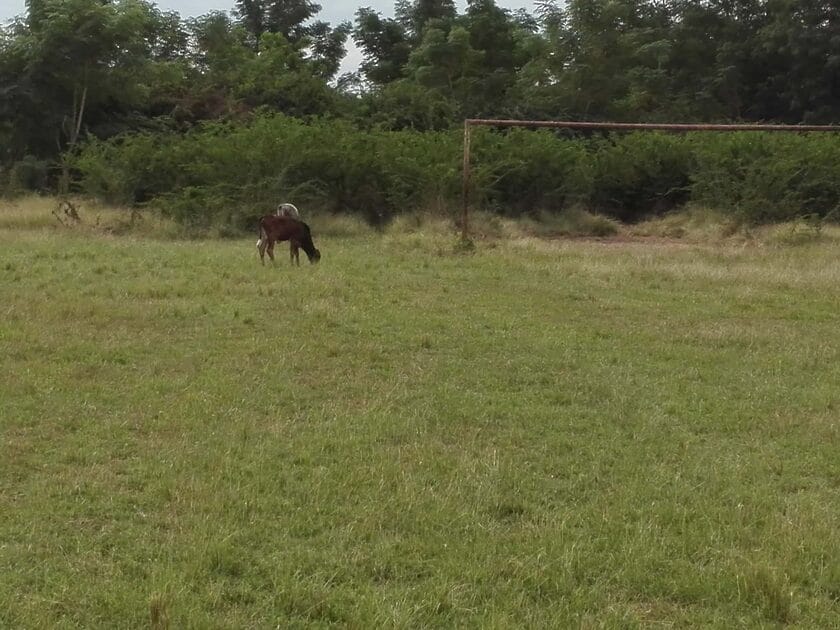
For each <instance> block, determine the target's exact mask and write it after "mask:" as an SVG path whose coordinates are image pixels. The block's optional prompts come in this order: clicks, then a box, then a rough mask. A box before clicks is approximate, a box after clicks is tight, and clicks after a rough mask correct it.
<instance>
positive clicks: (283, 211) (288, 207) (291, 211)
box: [274, 203, 300, 219]
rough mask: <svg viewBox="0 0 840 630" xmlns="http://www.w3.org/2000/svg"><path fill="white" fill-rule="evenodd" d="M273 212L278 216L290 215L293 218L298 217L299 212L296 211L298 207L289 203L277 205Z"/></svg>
mask: <svg viewBox="0 0 840 630" xmlns="http://www.w3.org/2000/svg"><path fill="white" fill-rule="evenodd" d="M274 214H275V215H277V216H278V217H292V218H293V219H300V212H298V209H297V208H296V207H295V206H294V205H292V204H290V203H281V204H280V205H279V206H277V210H275V211H274Z"/></svg>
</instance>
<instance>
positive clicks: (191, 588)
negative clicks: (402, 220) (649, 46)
mask: <svg viewBox="0 0 840 630" xmlns="http://www.w3.org/2000/svg"><path fill="white" fill-rule="evenodd" d="M48 223H49V222H44V223H43V224H41V223H38V222H37V221H36V222H33V223H26V222H24V224H15V225H8V224H6V225H3V226H2V227H0V431H2V456H1V457H0V627H10V628H47V627H49V628H76V627H88V628H89V627H102V628H120V627H148V626H151V627H157V628H163V627H171V628H249V627H251V628H268V627H290V626H291V627H295V626H297V627H310V626H315V627H320V626H326V625H330V624H335V625H339V626H349V627H359V628H366V627H429V626H431V627H452V626H457V627H464V626H466V627H481V628H486V627H490V628H494V627H495V628H505V627H648V626H654V627H658V626H659V625H662V626H665V627H667V626H670V625H673V626H678V627H688V626H694V627H697V626H703V627H719V628H731V627H756V628H759V627H774V626H781V625H785V624H793V625H796V626H799V627H803V628H829V627H838V626H840V621H839V620H840V561H838V558H840V465H838V461H839V460H838V450H837V445H838V443H840V389H838V383H840V343H838V341H840V340H839V339H838V321H840V315H838V304H840V259H838V257H837V245H838V240H837V235H836V233H834V232H832V231H831V230H826V231H824V233H823V234H822V235H821V239H820V240H816V241H814V242H804V243H801V244H798V245H796V246H782V245H780V244H773V243H770V244H762V243H753V244H747V245H744V244H743V243H741V242H739V244H738V245H737V246H736V245H726V244H717V245H702V244H690V243H689V244H685V243H680V242H666V241H662V242H655V243H651V242H646V243H638V242H632V241H631V242H626V241H620V240H619V241H616V242H603V243H602V242H588V241H563V240H554V241H543V240H538V239H528V238H516V239H510V240H506V239H501V240H495V241H481V242H479V243H478V244H477V248H476V250H475V253H474V254H472V255H454V254H453V253H452V250H453V245H454V243H455V238H454V236H452V235H451V234H447V233H446V232H445V231H443V230H436V229H432V228H423V226H422V224H418V227H417V229H415V230H400V231H392V232H387V233H385V234H384V235H374V234H371V233H368V232H365V231H363V230H359V229H356V228H354V227H353V226H350V225H343V226H339V227H337V228H334V229H333V230H330V229H329V226H328V225H327V224H326V223H324V224H323V225H322V226H321V229H320V231H319V229H315V241H316V245H317V246H318V247H319V248H320V249H321V250H322V252H323V255H324V258H323V260H322V262H321V264H320V265H318V266H309V265H307V264H303V265H302V266H301V267H300V268H299V269H293V268H290V267H289V266H288V265H287V264H286V263H285V253H284V252H285V249H284V248H280V255H279V256H278V259H279V262H278V264H277V266H276V267H271V266H268V265H267V266H265V267H262V266H260V265H259V263H258V259H257V254H256V250H255V249H254V240H255V239H254V238H253V237H249V238H242V239H234V240H215V241H212V240H200V241H192V242H190V241H179V240H156V239H152V238H138V237H135V236H130V235H128V236H119V237H117V236H113V235H108V234H103V233H101V232H98V231H96V230H72V229H58V228H54V227H52V226H51V225H49V224H48ZM0 224H2V217H0Z"/></svg>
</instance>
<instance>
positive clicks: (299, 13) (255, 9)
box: [236, 0, 321, 46]
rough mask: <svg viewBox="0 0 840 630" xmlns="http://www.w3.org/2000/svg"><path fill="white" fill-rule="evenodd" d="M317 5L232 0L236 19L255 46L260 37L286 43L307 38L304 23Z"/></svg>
mask: <svg viewBox="0 0 840 630" xmlns="http://www.w3.org/2000/svg"><path fill="white" fill-rule="evenodd" d="M320 10H321V5H320V4H316V3H315V2H311V1H310V0H236V15H237V16H238V17H239V19H240V20H241V22H242V24H243V26H245V28H246V29H247V30H248V32H249V33H250V34H251V37H252V41H253V42H254V45H255V46H256V45H257V43H258V42H259V41H260V38H261V37H262V34H263V33H280V34H281V35H283V37H285V38H286V39H287V40H289V41H290V42H297V41H299V40H300V39H301V38H303V37H305V36H306V35H308V34H309V30H308V28H307V26H306V22H307V21H309V20H310V19H311V18H312V17H314V16H315V15H317V14H318V12H319V11H320Z"/></svg>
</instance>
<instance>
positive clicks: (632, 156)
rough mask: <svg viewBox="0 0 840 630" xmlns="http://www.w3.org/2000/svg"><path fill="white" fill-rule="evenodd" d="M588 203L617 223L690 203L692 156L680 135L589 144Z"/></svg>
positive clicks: (647, 134) (617, 138)
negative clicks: (589, 176)
mask: <svg viewBox="0 0 840 630" xmlns="http://www.w3.org/2000/svg"><path fill="white" fill-rule="evenodd" d="M590 152H591V153H590V155H591V159H592V162H593V171H594V173H593V184H592V194H591V197H590V199H589V203H590V205H591V206H592V207H593V208H595V209H597V210H598V211H600V212H603V213H604V214H607V215H608V216H611V217H614V218H616V219H619V220H621V221H637V220H639V219H641V218H643V217H646V216H651V215H660V214H664V213H665V212H668V211H670V210H673V209H674V208H676V207H679V206H681V205H683V204H685V203H686V202H687V201H688V200H689V195H690V190H689V184H690V177H691V171H692V167H693V156H692V151H691V147H690V145H689V144H688V143H687V142H686V139H685V137H683V136H678V135H673V134H663V133H650V132H636V133H631V134H628V135H612V136H610V137H609V138H607V139H604V140H596V141H592V142H591V143H590Z"/></svg>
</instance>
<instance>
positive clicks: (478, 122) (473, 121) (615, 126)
mask: <svg viewBox="0 0 840 630" xmlns="http://www.w3.org/2000/svg"><path fill="white" fill-rule="evenodd" d="M474 126H484V127H562V128H565V129H589V130H608V131H609V130H612V131H638V130H643V131H674V132H688V131H833V132H838V131H840V126H838V125H758V124H731V125H716V124H689V123H684V124H683V123H674V124H671V123H616V122H577V121H552V120H504V119H493V118H467V119H465V120H464V167H463V175H462V177H463V181H462V193H461V194H462V198H463V199H462V200H463V209H462V215H461V238H462V239H464V240H466V239H468V238H469V204H470V128H471V127H474Z"/></svg>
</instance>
